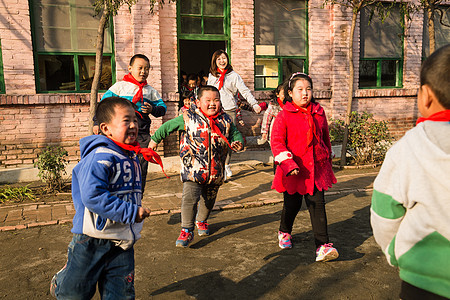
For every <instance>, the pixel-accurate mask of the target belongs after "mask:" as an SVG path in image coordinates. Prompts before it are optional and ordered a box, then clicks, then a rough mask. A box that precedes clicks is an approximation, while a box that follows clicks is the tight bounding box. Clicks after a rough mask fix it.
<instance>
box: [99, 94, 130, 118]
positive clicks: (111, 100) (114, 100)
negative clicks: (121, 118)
mask: <svg viewBox="0 0 450 300" xmlns="http://www.w3.org/2000/svg"><path fill="white" fill-rule="evenodd" d="M116 107H131V108H132V109H133V110H134V106H133V103H131V102H130V101H128V100H127V99H125V98H121V97H108V98H105V99H103V100H102V101H100V103H99V104H98V105H97V109H96V111H95V117H96V118H97V121H98V124H102V123H109V122H111V120H112V118H113V117H114V114H115V112H114V110H115V108H116Z"/></svg>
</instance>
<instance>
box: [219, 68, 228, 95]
mask: <svg viewBox="0 0 450 300" xmlns="http://www.w3.org/2000/svg"><path fill="white" fill-rule="evenodd" d="M227 71H228V70H227V69H225V70H223V71H220V69H219V68H217V72H219V73H220V77H219V90H220V89H221V88H222V87H223V82H224V80H225V74H227Z"/></svg>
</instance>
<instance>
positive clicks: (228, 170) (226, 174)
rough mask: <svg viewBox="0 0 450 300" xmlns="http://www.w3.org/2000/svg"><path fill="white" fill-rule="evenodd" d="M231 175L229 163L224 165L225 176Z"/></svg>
mask: <svg viewBox="0 0 450 300" xmlns="http://www.w3.org/2000/svg"><path fill="white" fill-rule="evenodd" d="M231 176H233V172H231V168H230V165H225V177H226V178H227V179H229V178H230V177H231Z"/></svg>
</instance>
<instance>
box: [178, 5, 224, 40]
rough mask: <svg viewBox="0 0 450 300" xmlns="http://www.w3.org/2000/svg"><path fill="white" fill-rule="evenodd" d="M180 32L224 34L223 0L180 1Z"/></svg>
mask: <svg viewBox="0 0 450 300" xmlns="http://www.w3.org/2000/svg"><path fill="white" fill-rule="evenodd" d="M180 7H181V8H180V19H181V26H180V32H181V33H182V34H220V35H222V34H224V33H225V29H224V28H225V26H224V25H225V24H224V22H225V18H224V15H225V14H224V0H202V1H201V0H187V1H184V0H183V1H180Z"/></svg>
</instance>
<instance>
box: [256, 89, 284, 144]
mask: <svg viewBox="0 0 450 300" xmlns="http://www.w3.org/2000/svg"><path fill="white" fill-rule="evenodd" d="M285 85H286V84H285V83H282V84H280V85H278V86H277V88H276V89H275V90H274V91H273V95H274V96H275V97H274V98H275V99H271V100H270V101H269V105H268V107H267V110H266V111H265V112H264V116H263V120H262V123H261V139H258V144H259V145H263V144H265V143H266V142H267V141H268V140H269V137H270V133H271V131H272V126H273V121H274V120H275V118H276V116H277V115H278V113H279V112H280V111H281V109H282V108H283V105H284V104H283V101H284V87H285ZM269 144H270V140H269Z"/></svg>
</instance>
